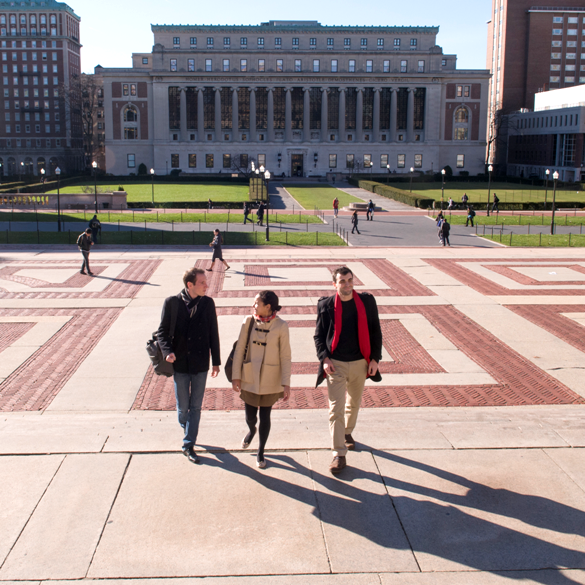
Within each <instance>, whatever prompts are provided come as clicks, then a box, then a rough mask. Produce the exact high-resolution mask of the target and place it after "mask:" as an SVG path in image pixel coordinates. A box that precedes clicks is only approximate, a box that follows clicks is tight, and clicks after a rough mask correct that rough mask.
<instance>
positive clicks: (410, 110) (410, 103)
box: [406, 87, 415, 142]
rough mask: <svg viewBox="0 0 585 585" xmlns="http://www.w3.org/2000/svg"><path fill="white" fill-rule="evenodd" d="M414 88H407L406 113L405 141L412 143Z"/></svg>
mask: <svg viewBox="0 0 585 585" xmlns="http://www.w3.org/2000/svg"><path fill="white" fill-rule="evenodd" d="M414 90H415V88H414V87H409V88H408V110H407V112H406V140H407V141H408V142H414Z"/></svg>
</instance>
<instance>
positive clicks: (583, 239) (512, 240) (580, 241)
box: [483, 234, 585, 248]
mask: <svg viewBox="0 0 585 585" xmlns="http://www.w3.org/2000/svg"><path fill="white" fill-rule="evenodd" d="M510 236H511V234H504V235H503V236H500V235H497V236H496V235H494V236H493V237H492V236H483V237H484V238H485V239H486V240H492V241H494V242H501V243H502V244H505V245H506V246H519V247H529V248H535V247H539V246H542V247H549V248H554V247H558V248H562V247H564V248H566V247H568V246H571V248H573V247H579V248H580V247H584V246H585V234H584V235H582V236H581V235H573V234H570V236H569V235H564V234H563V235H561V234H555V235H554V236H551V235H550V234H548V235H545V234H542V235H541V234H530V235H529V234H522V235H517V234H513V235H512V236H511V237H510Z"/></svg>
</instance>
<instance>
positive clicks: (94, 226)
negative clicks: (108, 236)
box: [89, 215, 102, 244]
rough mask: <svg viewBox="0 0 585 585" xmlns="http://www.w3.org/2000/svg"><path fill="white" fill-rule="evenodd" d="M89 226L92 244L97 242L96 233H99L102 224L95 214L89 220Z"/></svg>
mask: <svg viewBox="0 0 585 585" xmlns="http://www.w3.org/2000/svg"><path fill="white" fill-rule="evenodd" d="M89 228H90V229H91V239H92V240H93V243H94V244H97V238H98V233H99V234H100V235H101V231H102V224H101V223H100V220H99V219H98V217H97V215H94V216H93V217H92V218H91V220H90V221H89Z"/></svg>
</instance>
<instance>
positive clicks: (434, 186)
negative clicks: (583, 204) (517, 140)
mask: <svg viewBox="0 0 585 585" xmlns="http://www.w3.org/2000/svg"><path fill="white" fill-rule="evenodd" d="M390 185H391V186H392V187H396V188H397V189H402V190H403V191H408V190H409V189H410V186H409V184H408V183H390ZM552 187H553V182H552V181H549V188H548V194H547V201H549V202H551V201H552V198H553V188H552ZM412 192H413V194H416V195H417V196H419V197H428V198H429V199H435V201H440V200H441V183H438V182H437V183H418V184H417V183H416V182H413V184H412ZM494 192H495V193H497V195H498V197H499V199H500V201H502V202H507V203H514V202H522V201H544V195H545V187H531V186H530V185H516V184H513V183H498V182H492V184H491V199H492V200H493V195H494ZM464 193H467V196H468V197H469V201H470V202H471V203H475V204H478V203H483V205H484V207H485V204H486V203H487V197H488V184H487V183H449V182H448V181H447V182H445V197H444V201H445V202H446V201H448V200H449V197H453V200H454V201H455V203H460V202H461V197H462V196H463V194H464ZM556 200H557V201H585V192H583V191H574V190H564V189H557V194H556Z"/></svg>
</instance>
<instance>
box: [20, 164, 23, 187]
mask: <svg viewBox="0 0 585 585" xmlns="http://www.w3.org/2000/svg"><path fill="white" fill-rule="evenodd" d="M23 177H24V163H23V162H21V163H20V182H21V183H22V181H23Z"/></svg>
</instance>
